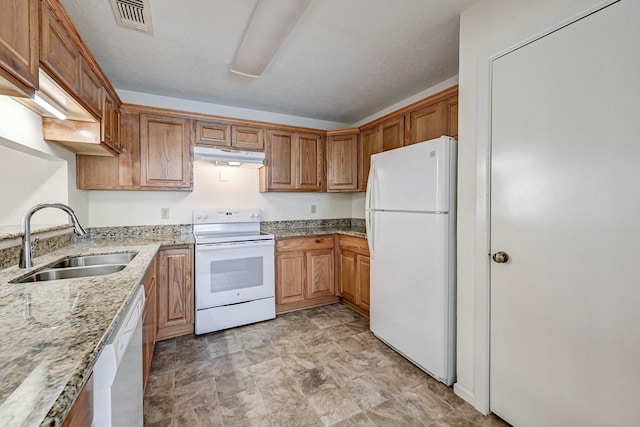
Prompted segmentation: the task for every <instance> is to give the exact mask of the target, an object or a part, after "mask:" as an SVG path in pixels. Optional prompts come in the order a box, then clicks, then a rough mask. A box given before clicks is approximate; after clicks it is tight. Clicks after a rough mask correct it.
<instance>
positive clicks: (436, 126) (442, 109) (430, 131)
mask: <svg viewBox="0 0 640 427" xmlns="http://www.w3.org/2000/svg"><path fill="white" fill-rule="evenodd" d="M409 116H410V120H411V125H410V126H411V138H410V139H409V144H415V143H416V142H421V141H427V140H430V139H434V138H438V137H440V136H442V135H446V134H447V104H446V102H445V101H441V102H437V103H435V104H432V105H427V106H426V107H424V108H421V109H419V110H417V111H413V112H411V113H410V114H409Z"/></svg>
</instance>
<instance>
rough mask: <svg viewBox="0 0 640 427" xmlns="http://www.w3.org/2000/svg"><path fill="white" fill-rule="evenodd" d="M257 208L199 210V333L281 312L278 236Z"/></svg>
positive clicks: (195, 226) (196, 216) (196, 226)
mask: <svg viewBox="0 0 640 427" xmlns="http://www.w3.org/2000/svg"><path fill="white" fill-rule="evenodd" d="M260 220H261V215H260V211H259V210H258V209H244V210H219V209H207V210H195V211H194V212H193V234H194V236H195V239H196V246H195V248H196V249H195V272H196V274H195V307H196V313H195V333H196V334H205V333H208V332H214V331H219V330H222V329H227V328H231V327H234V326H240V325H246V324H249V323H255V322H260V321H263V320H268V319H273V318H275V316H276V305H275V276H274V274H275V273H274V236H273V235H272V234H267V233H263V232H261V231H260Z"/></svg>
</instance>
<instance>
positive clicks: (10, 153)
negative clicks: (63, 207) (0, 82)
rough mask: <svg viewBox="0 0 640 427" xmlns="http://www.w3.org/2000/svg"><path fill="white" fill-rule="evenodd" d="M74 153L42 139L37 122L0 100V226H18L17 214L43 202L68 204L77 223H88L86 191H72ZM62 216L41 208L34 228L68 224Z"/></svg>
mask: <svg viewBox="0 0 640 427" xmlns="http://www.w3.org/2000/svg"><path fill="white" fill-rule="evenodd" d="M75 173H76V166H75V155H74V154H73V153H70V152H69V151H67V150H64V149H62V148H60V147H57V146H55V145H54V144H51V143H48V142H46V141H44V140H43V139H42V118H41V117H40V116H39V115H37V114H36V113H34V112H33V111H31V110H29V109H28V108H26V107H24V106H22V105H21V104H19V103H18V102H16V101H14V100H13V99H11V98H9V97H6V96H0V195H1V196H2V204H1V205H0V225H18V224H20V220H21V217H22V214H24V212H25V211H26V210H27V209H29V208H30V207H31V206H33V205H35V204H37V203H40V202H43V201H56V202H62V203H67V204H69V205H70V206H71V207H72V208H73V209H74V210H75V211H76V213H77V214H78V218H79V219H80V222H81V223H82V224H86V223H87V219H88V205H87V203H88V198H87V194H86V191H81V190H76V189H75ZM67 222H68V218H67V215H66V214H65V213H63V212H61V211H59V210H57V209H44V210H41V211H39V212H38V213H36V214H35V215H34V216H33V219H32V223H33V224H59V223H67Z"/></svg>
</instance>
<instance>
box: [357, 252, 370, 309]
mask: <svg viewBox="0 0 640 427" xmlns="http://www.w3.org/2000/svg"><path fill="white" fill-rule="evenodd" d="M370 271H371V264H370V262H369V257H368V256H364V255H358V256H357V257H356V290H357V293H356V304H357V305H358V306H360V307H362V308H363V309H364V310H366V311H367V313H368V312H369V306H370V304H371V298H370V285H369V283H370Z"/></svg>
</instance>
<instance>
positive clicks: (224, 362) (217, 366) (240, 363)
mask: <svg viewBox="0 0 640 427" xmlns="http://www.w3.org/2000/svg"><path fill="white" fill-rule="evenodd" d="M210 366H211V368H212V369H213V373H214V375H225V374H228V373H230V372H233V371H235V370H237V369H242V368H246V367H247V366H249V362H248V361H247V358H246V357H245V355H244V353H243V352H239V353H233V354H228V355H226V356H220V357H214V358H213V359H211V362H210Z"/></svg>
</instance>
